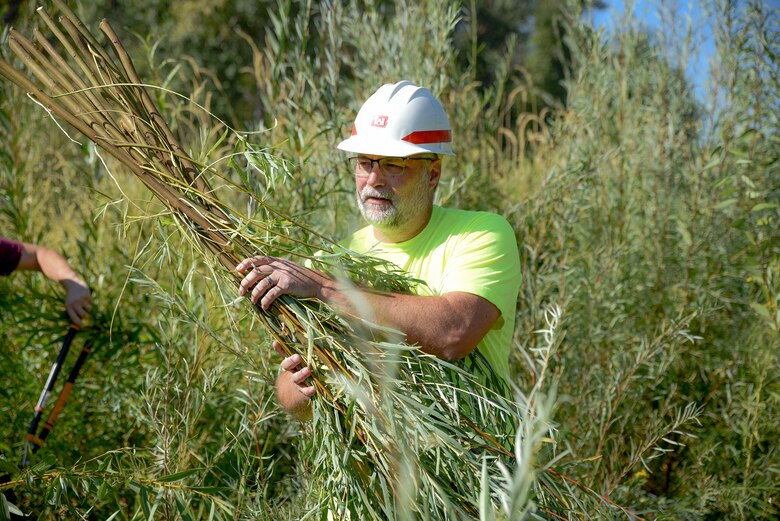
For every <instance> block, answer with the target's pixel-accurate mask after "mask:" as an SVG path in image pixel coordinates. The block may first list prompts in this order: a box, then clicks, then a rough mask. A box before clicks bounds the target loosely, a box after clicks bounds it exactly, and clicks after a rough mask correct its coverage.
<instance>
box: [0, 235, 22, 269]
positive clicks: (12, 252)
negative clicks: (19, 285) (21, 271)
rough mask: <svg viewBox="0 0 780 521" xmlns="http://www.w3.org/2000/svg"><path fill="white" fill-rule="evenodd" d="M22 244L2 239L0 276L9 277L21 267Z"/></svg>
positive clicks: (0, 246) (0, 245) (0, 239)
mask: <svg viewBox="0 0 780 521" xmlns="http://www.w3.org/2000/svg"><path fill="white" fill-rule="evenodd" d="M21 258H22V243H20V242H16V241H11V240H9V239H6V238H4V237H0V275H8V274H10V273H11V272H12V271H14V270H15V269H16V267H17V266H18V265H19V260H20V259H21Z"/></svg>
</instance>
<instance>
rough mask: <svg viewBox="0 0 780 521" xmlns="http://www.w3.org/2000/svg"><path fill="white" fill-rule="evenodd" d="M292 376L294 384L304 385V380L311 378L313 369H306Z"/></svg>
mask: <svg viewBox="0 0 780 521" xmlns="http://www.w3.org/2000/svg"><path fill="white" fill-rule="evenodd" d="M291 376H292V381H293V382H295V383H297V384H300V383H303V381H304V380H306V379H307V378H308V377H310V376H311V369H309V368H308V367H304V368H303V369H301V370H300V371H296V372H294V373H292V375H291Z"/></svg>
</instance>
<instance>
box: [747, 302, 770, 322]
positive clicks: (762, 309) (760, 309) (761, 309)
mask: <svg viewBox="0 0 780 521" xmlns="http://www.w3.org/2000/svg"><path fill="white" fill-rule="evenodd" d="M750 307H751V308H753V310H754V311H755V312H756V313H758V314H759V315H760V316H761V317H762V318H766V319H768V318H769V309H768V308H767V307H766V306H764V305H763V304H759V303H758V302H751V303H750Z"/></svg>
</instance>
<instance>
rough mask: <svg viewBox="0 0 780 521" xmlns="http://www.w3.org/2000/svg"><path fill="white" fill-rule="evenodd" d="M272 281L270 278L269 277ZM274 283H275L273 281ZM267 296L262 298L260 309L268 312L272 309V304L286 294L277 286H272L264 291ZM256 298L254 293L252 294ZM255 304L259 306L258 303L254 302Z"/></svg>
mask: <svg viewBox="0 0 780 521" xmlns="http://www.w3.org/2000/svg"><path fill="white" fill-rule="evenodd" d="M268 278H269V279H270V276H269V277H268ZM271 282H273V281H271ZM264 293H265V295H264V296H263V297H262V300H261V301H260V307H262V308H263V310H265V311H267V310H268V308H270V307H271V304H272V303H273V301H274V300H276V299H277V298H278V297H281V296H282V295H283V294H284V291H283V290H282V288H280V287H279V286H276V285H272V286H270V287H268V288H267V289H265V291H264ZM252 296H254V292H253V294H252ZM254 302H255V304H257V301H256V300H255V301H254Z"/></svg>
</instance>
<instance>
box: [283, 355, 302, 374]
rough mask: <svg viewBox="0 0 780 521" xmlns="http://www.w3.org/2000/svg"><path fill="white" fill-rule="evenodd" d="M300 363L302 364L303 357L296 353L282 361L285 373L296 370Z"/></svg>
mask: <svg viewBox="0 0 780 521" xmlns="http://www.w3.org/2000/svg"><path fill="white" fill-rule="evenodd" d="M300 363H301V355H299V354H297V353H296V354H294V355H292V356H288V357H287V358H285V359H284V360H282V364H281V365H282V369H284V370H285V371H290V370H292V369H295V368H296V367H297V366H298V364H300Z"/></svg>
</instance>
